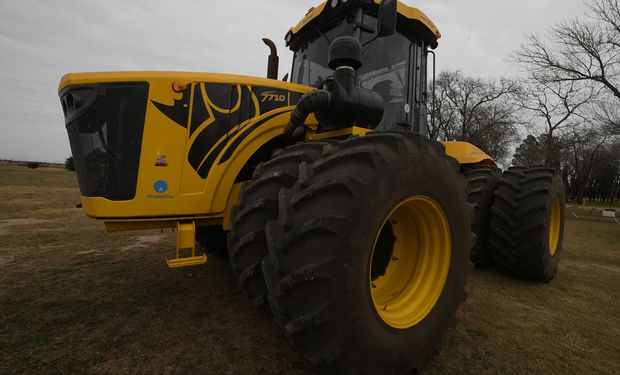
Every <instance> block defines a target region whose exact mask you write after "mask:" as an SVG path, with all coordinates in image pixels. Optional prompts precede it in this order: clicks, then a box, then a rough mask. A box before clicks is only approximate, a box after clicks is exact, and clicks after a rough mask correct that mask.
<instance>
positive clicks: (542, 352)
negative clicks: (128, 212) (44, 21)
mask: <svg viewBox="0 0 620 375" xmlns="http://www.w3.org/2000/svg"><path fill="white" fill-rule="evenodd" d="M77 201H78V190H77V188H76V181H75V175H74V174H73V173H71V172H68V171H64V170H62V169H55V168H41V169H36V170H30V169H26V168H24V167H17V166H6V165H0V285H1V288H0V374H5V373H6V374H21V373H27V374H32V373H63V374H76V373H93V374H100V373H101V374H103V373H105V374H128V373H132V374H133V373H145V374H191V373H206V374H254V373H278V374H294V373H297V374H305V373H313V372H312V370H311V369H309V368H308V367H306V365H305V364H304V362H303V361H301V360H300V359H299V357H297V355H296V353H295V351H294V349H292V348H291V347H290V346H289V345H288V343H287V341H286V340H285V338H284V336H283V335H282V334H281V333H280V331H279V329H278V327H277V326H276V325H275V323H274V322H273V321H272V319H271V318H270V316H269V314H268V313H266V312H263V311H259V310H255V309H253V308H252V307H251V306H250V305H249V303H248V302H247V301H246V299H245V297H244V296H243V295H242V293H241V292H240V290H239V289H238V288H237V286H236V284H235V282H234V280H233V277H232V273H231V271H230V270H229V265H228V263H227V262H225V261H221V260H218V259H216V258H215V257H211V258H210V260H209V263H208V264H207V265H206V266H203V267H197V268H191V269H185V270H169V269H168V268H167V267H166V263H165V262H164V259H165V257H166V256H170V255H171V254H172V253H173V252H174V241H175V237H174V234H172V233H170V232H165V233H163V234H162V233H161V232H160V231H146V232H127V233H105V232H104V229H103V226H102V225H101V224H99V223H97V222H95V221H93V220H90V219H88V218H86V217H85V216H84V215H83V213H82V211H81V210H79V209H76V208H75V204H76V203H77ZM578 216H579V219H575V218H574V217H572V215H571V216H569V218H568V219H567V228H566V234H565V242H564V249H563V254H562V261H561V263H560V271H559V273H558V275H557V277H556V279H555V280H554V281H553V282H552V283H550V284H548V285H540V284H533V283H529V282H523V281H519V280H513V279H510V278H507V277H504V276H502V275H500V274H498V273H496V272H494V271H479V270H476V271H474V272H473V274H472V277H470V279H469V281H468V286H467V290H468V293H469V299H468V300H467V302H465V303H464V304H463V305H462V306H461V308H460V310H459V312H458V318H459V320H458V324H457V326H456V327H455V328H454V329H452V330H450V331H449V333H448V335H447V336H446V338H445V342H444V348H443V350H442V351H441V352H440V353H439V354H438V355H437V356H435V357H434V358H433V360H432V361H431V363H430V364H429V366H428V368H427V371H426V373H429V374H620V317H619V316H620V225H617V224H616V223H615V222H613V220H608V219H607V220H604V219H602V218H598V217H595V216H581V215H578Z"/></svg>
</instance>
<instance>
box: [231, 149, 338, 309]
mask: <svg viewBox="0 0 620 375" xmlns="http://www.w3.org/2000/svg"><path fill="white" fill-rule="evenodd" d="M329 144H330V143H328V142H308V143H298V144H295V145H292V146H289V147H287V148H286V149H283V150H278V151H276V152H275V153H274V156H273V158H272V159H271V160H269V161H266V162H263V163H261V164H259V165H258V167H257V168H256V170H255V171H254V173H253V175H252V179H251V180H250V181H248V182H247V183H246V184H244V185H243V187H242V188H241V191H240V193H239V201H238V203H237V205H236V206H235V207H233V209H232V215H231V228H230V232H229V234H228V252H229V258H230V262H231V265H232V269H233V273H234V274H235V277H236V278H237V282H238V283H239V285H240V286H241V288H242V289H243V290H244V292H245V293H246V294H247V295H248V297H250V298H251V299H252V301H253V303H254V304H255V305H256V306H258V305H261V304H263V303H264V302H265V294H266V292H267V288H266V286H265V281H264V279H263V273H262V270H261V262H262V260H263V257H264V256H265V255H267V244H266V243H265V225H266V224H267V222H268V221H269V220H272V219H274V218H276V217H277V216H278V192H279V191H280V189H282V188H287V187H290V186H292V185H293V183H294V182H295V181H296V180H297V173H298V171H299V164H301V163H302V162H306V163H311V162H313V161H314V160H316V159H318V158H319V157H320V156H321V155H322V154H323V152H324V148H325V147H328V146H329Z"/></svg>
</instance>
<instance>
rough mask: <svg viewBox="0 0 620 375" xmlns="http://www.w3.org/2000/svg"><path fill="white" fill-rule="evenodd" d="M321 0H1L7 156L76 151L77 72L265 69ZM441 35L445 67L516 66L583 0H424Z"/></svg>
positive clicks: (1, 141) (0, 110)
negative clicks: (66, 90) (68, 97)
mask: <svg viewBox="0 0 620 375" xmlns="http://www.w3.org/2000/svg"><path fill="white" fill-rule="evenodd" d="M319 2H320V0H295V1H284V0H280V1H276V0H264V1H249V0H248V1H240V0H237V1H233V0H229V1H226V0H209V1H205V0H200V1H198V0H196V1H164V0H152V1H146V0H141V1H121V0H111V1H102V0H100V1H85V0H84V1H78V0H57V1H42V0H39V1H34V0H20V1H9V0H0V51H1V52H0V82H1V83H2V84H1V85H0V158H15V159H30V160H46V161H56V162H58V161H62V160H64V158H65V157H66V156H67V155H69V153H70V150H69V144H68V141H67V139H66V138H67V137H66V133H65V130H64V126H63V124H64V121H63V118H62V114H61V110H60V105H59V102H58V97H57V94H56V89H57V85H58V82H59V80H60V77H61V76H62V75H63V74H65V73H67V72H72V71H105V70H181V71H210V72H226V73H234V74H245V75H255V76H263V75H264V74H265V71H266V60H267V59H266V56H267V49H266V47H265V46H263V45H262V43H261V41H260V38H261V37H269V38H272V39H273V40H274V41H276V43H277V44H278V47H279V50H280V58H281V60H280V64H281V69H280V70H281V75H284V74H285V71H287V70H288V69H289V67H290V62H291V56H290V53H289V51H287V50H286V49H285V47H284V43H283V40H282V39H283V36H284V34H285V33H286V31H287V30H288V28H289V27H290V26H292V25H293V24H295V23H296V22H297V21H298V20H299V19H300V18H301V17H303V15H305V13H306V11H307V10H308V8H310V7H311V6H313V5H317V4H318V3H319ZM406 3H408V4H410V5H413V6H416V7H419V8H420V9H422V10H423V11H425V13H427V14H428V15H429V16H430V17H431V19H433V20H434V22H435V23H436V24H437V25H438V26H439V28H440V30H441V31H442V33H443V38H442V40H441V41H440V47H439V49H438V68H439V69H457V68H460V69H462V70H463V71H465V72H466V73H467V74H473V75H480V76H499V75H503V74H516V68H514V67H512V66H510V65H509V64H507V63H506V62H505V61H504V58H505V57H506V55H507V54H508V53H510V52H511V51H512V50H513V49H514V48H516V47H517V46H518V44H519V42H520V40H521V35H522V33H523V32H525V31H531V32H536V33H542V32H544V30H545V29H547V28H548V27H549V25H551V24H552V23H555V22H557V21H559V20H560V19H563V18H568V17H573V16H577V15H579V14H581V13H582V12H583V10H584V6H583V4H582V3H581V1H580V0H566V1H559V0H538V1H536V0H520V1H519V0H505V1H492V0H469V1H457V0H443V1H438V0H417V1H406Z"/></svg>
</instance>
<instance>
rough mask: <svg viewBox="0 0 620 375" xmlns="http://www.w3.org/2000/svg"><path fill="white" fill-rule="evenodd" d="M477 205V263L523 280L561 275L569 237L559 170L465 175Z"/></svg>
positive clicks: (474, 253) (515, 169) (474, 257)
mask: <svg viewBox="0 0 620 375" xmlns="http://www.w3.org/2000/svg"><path fill="white" fill-rule="evenodd" d="M464 176H465V177H466V178H467V180H468V192H469V202H470V203H472V204H473V205H474V207H475V208H474V214H473V218H472V221H473V225H472V230H473V231H474V233H475V234H476V242H475V245H474V247H473V248H472V262H473V263H474V264H475V265H476V266H479V267H487V266H489V265H491V264H493V265H494V266H495V267H497V268H498V269H499V270H500V271H502V272H504V273H506V274H508V275H511V276H514V277H518V278H522V279H528V280H532V281H538V282H549V281H551V280H552V279H553V277H554V276H555V274H556V273H557V270H558V263H559V258H560V252H561V249H562V239H563V233H564V206H565V197H564V186H563V183H562V179H561V177H560V176H559V175H558V173H557V171H556V170H555V169H554V168H545V167H534V168H525V167H512V168H510V169H508V170H507V171H505V172H504V174H503V176H502V175H501V174H500V172H499V170H498V169H497V168H492V167H474V168H470V169H468V170H466V171H465V172H464Z"/></svg>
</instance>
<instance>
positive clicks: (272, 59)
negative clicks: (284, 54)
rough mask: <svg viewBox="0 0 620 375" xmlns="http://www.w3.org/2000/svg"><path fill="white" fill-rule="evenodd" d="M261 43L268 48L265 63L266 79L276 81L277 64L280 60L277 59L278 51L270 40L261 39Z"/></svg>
mask: <svg viewBox="0 0 620 375" xmlns="http://www.w3.org/2000/svg"><path fill="white" fill-rule="evenodd" d="M263 42H264V43H265V44H266V45H267V47H269V50H270V54H269V61H268V63H267V78H270V79H278V64H279V62H280V58H279V57H278V49H277V48H276V45H275V43H274V42H273V41H272V40H271V39H267V38H263Z"/></svg>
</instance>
